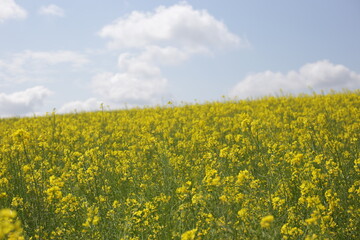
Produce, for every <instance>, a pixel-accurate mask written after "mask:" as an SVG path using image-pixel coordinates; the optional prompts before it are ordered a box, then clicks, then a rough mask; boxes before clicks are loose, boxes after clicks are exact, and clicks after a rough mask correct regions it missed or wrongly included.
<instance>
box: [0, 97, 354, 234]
mask: <svg viewBox="0 0 360 240" xmlns="http://www.w3.org/2000/svg"><path fill="white" fill-rule="evenodd" d="M359 119H360V92H359V91H353V92H342V93H332V94H327V95H315V94H314V95H301V96H296V97H295V96H282V97H266V98H262V99H257V100H242V101H227V102H213V103H207V104H194V105H186V106H178V107H177V106H172V105H169V106H167V107H157V108H146V109H129V110H119V111H99V112H92V113H74V114H66V115H58V114H55V113H53V114H48V115H47V116H43V117H32V118H12V119H0V209H3V210H0V239H7V238H10V237H14V238H15V239H21V238H22V236H23V237H24V238H25V239H282V238H283V239H356V238H359V237H360V236H359V232H360V229H359V226H360V220H359V219H360V203H359V195H360V175H359V174H360V121H359Z"/></svg>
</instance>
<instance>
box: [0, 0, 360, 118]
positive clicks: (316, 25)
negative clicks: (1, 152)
mask: <svg viewBox="0 0 360 240" xmlns="http://www.w3.org/2000/svg"><path fill="white" fill-rule="evenodd" d="M359 24H360V2H359V1H357V0H347V1H342V0H316V1H310V0H303V1H288V0H274V1H265V0H263V1H259V0H258V1H257V0H251V1H250V0H247V1H239V0H229V1H217V0H206V1H205V0H202V1H200V0H198V1H161V0H153V1H144V0H143V1H139V0H135V1H120V0H118V1H115V0H103V1H97V0H86V1H85V0H76V1H70V0H62V1H55V0H0V117H7V116H23V115H32V114H34V113H35V114H43V113H45V112H49V111H52V110H53V109H54V108H56V111H57V112H60V113H63V112H71V111H73V110H74V109H77V110H78V111H82V110H97V109H99V106H100V104H101V103H104V104H105V105H108V106H110V108H111V109H117V108H123V107H125V106H127V107H132V106H151V105H156V104H164V103H167V102H168V101H169V100H171V101H173V102H175V103H181V102H194V101H197V102H204V101H213V100H218V99H221V97H222V96H226V97H230V98H233V97H237V98H249V97H254V98H255V97H259V96H264V95H269V94H277V93H279V91H280V89H282V90H283V91H284V92H288V93H294V94H297V93H302V92H309V91H310V90H309V89H312V90H315V91H317V92H320V91H321V90H324V91H329V90H330V89H334V90H341V89H343V88H347V89H358V88H360V44H359V42H360V28H359Z"/></svg>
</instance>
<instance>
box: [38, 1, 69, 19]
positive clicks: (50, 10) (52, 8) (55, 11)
mask: <svg viewBox="0 0 360 240" xmlns="http://www.w3.org/2000/svg"><path fill="white" fill-rule="evenodd" d="M39 13H40V14H42V15H52V16H57V17H63V16H65V13H64V10H63V9H62V8H61V7H59V6H57V5H54V4H51V5H48V6H42V7H41V8H40V9H39Z"/></svg>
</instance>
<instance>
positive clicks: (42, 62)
mask: <svg viewBox="0 0 360 240" xmlns="http://www.w3.org/2000/svg"><path fill="white" fill-rule="evenodd" d="M88 62H89V60H88V59H87V58H86V57H85V56H84V55H82V54H79V53H76V52H72V51H50V52H41V51H29V50H27V51H24V52H21V53H17V54H13V55H12V56H11V57H10V58H8V59H4V60H0V76H2V79H0V83H1V81H2V80H5V81H8V82H25V81H37V80H39V78H41V76H44V75H45V78H47V77H46V76H47V75H46V74H47V73H48V71H50V70H54V71H56V70H55V69H51V67H52V66H56V65H58V64H70V65H71V66H72V67H73V68H78V67H81V66H83V65H85V64H86V63H88Z"/></svg>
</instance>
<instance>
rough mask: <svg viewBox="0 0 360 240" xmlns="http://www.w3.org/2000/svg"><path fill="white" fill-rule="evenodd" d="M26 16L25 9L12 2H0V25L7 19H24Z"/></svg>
mask: <svg viewBox="0 0 360 240" xmlns="http://www.w3.org/2000/svg"><path fill="white" fill-rule="evenodd" d="M26 16H27V12H26V10H25V9H23V8H22V7H20V6H19V5H18V4H16V2H15V1H14V0H0V23H2V22H5V21H6V20H7V19H24V18H26Z"/></svg>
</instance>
